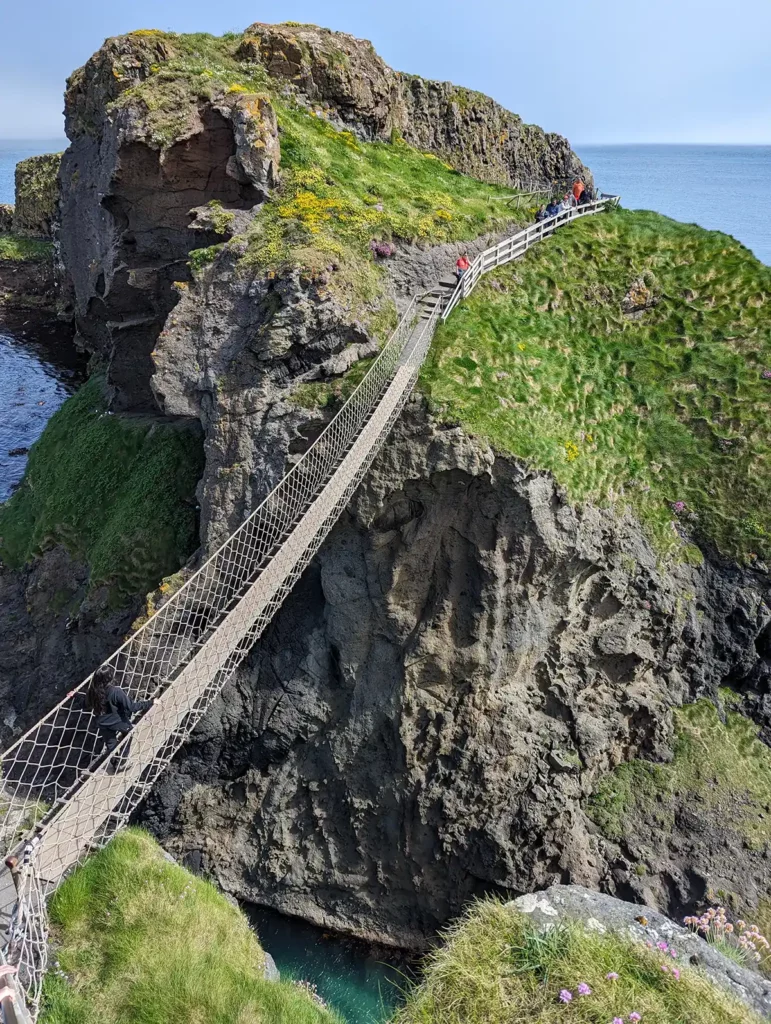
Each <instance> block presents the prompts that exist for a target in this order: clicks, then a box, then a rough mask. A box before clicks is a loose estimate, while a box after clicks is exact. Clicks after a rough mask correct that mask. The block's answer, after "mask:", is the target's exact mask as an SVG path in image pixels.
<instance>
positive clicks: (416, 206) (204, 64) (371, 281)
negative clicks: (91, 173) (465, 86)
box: [116, 30, 528, 336]
mask: <svg viewBox="0 0 771 1024" xmlns="http://www.w3.org/2000/svg"><path fill="white" fill-rule="evenodd" d="M127 38H128V39H129V40H130V41H131V43H132V46H133V48H134V50H135V52H136V54H137V55H138V58H137V59H140V60H141V61H142V62H143V63H144V64H145V65H146V67H147V68H148V69H149V71H150V73H149V77H147V78H146V79H145V80H144V81H142V82H139V83H137V84H136V85H133V86H131V87H130V88H128V89H126V90H125V91H124V92H123V93H122V94H121V95H120V97H119V98H118V99H117V100H116V105H117V106H126V105H128V104H136V105H139V107H140V108H141V109H142V110H143V112H144V121H145V124H146V127H147V132H148V136H149V138H150V140H151V141H152V142H153V143H154V144H156V145H158V146H161V147H163V146H169V145H171V144H172V143H174V142H175V141H176V140H177V139H178V138H179V137H180V136H181V135H182V134H184V131H185V129H186V125H187V118H188V116H189V113H190V109H191V103H192V102H193V101H196V100H198V99H202V98H206V99H213V98H220V99H222V98H223V97H224V100H225V101H227V99H228V97H229V96H230V97H232V96H234V95H237V94H240V93H243V92H246V93H253V94H257V95H268V96H269V97H270V100H271V102H272V104H273V106H274V108H275V110H276V114H277V117H278V122H279V130H280V142H281V184H280V186H279V188H278V189H277V190H276V191H275V193H274V194H273V195H272V196H271V197H270V198H269V200H268V202H267V203H265V204H264V205H263V206H262V208H261V210H260V212H259V214H258V215H257V216H256V218H255V220H254V222H253V224H252V227H251V228H250V230H249V231H248V233H247V236H246V241H247V242H248V249H247V251H246V253H245V254H242V256H241V261H240V265H241V267H242V269H245V270H248V271H250V272H255V271H256V272H260V273H267V274H278V273H281V272H283V271H285V270H286V269H287V268H288V267H299V268H300V269H301V270H302V272H303V273H304V274H306V275H307V276H309V277H310V278H314V279H318V278H319V277H320V276H321V275H322V274H323V275H326V277H327V281H326V285H325V286H326V287H327V288H328V289H329V291H330V293H332V294H333V295H334V296H335V297H337V298H338V299H339V300H340V301H341V302H342V303H343V304H344V305H345V306H347V307H348V308H349V309H350V310H352V311H353V312H354V314H355V315H356V316H358V317H360V319H362V320H363V321H364V322H365V323H366V324H367V325H368V326H369V327H370V329H371V330H372V331H373V333H375V334H376V335H377V336H385V334H387V330H388V327H389V325H390V324H391V323H392V321H393V319H394V316H393V304H392V303H391V302H390V301H389V300H387V298H386V293H385V275H384V273H383V269H382V266H380V265H378V263H377V262H376V261H375V260H374V259H373V256H372V254H371V252H370V249H369V243H370V241H372V240H390V239H402V240H409V241H426V242H427V241H429V240H430V241H431V242H432V243H438V242H443V241H454V240H465V239H472V238H475V237H477V236H478V235H480V234H483V233H484V232H486V231H492V230H495V229H497V228H501V227H503V226H505V225H507V224H511V223H512V222H514V221H516V220H517V219H518V218H521V219H522V221H523V222H524V221H525V220H526V219H527V218H528V211H527V210H521V211H518V210H512V209H511V208H510V207H507V206H506V204H505V203H504V202H503V201H502V200H503V198H504V197H507V196H510V195H511V194H512V189H510V188H503V187H499V186H495V185H488V184H485V183H483V182H480V181H477V180H476V179H474V178H470V177H466V176H464V175H462V174H459V173H458V172H457V171H455V170H453V169H452V168H451V167H449V166H448V165H446V164H445V163H443V162H442V161H441V160H439V159H438V158H437V157H436V156H434V155H432V154H426V153H420V152H418V151H416V150H414V149H412V148H411V147H410V146H408V145H407V144H406V143H405V142H404V141H402V140H401V139H398V138H396V139H395V140H394V142H393V143H392V144H389V143H367V142H362V141H360V140H359V139H357V138H356V137H355V136H354V135H353V134H352V133H351V132H348V131H338V130H337V129H336V128H335V127H334V126H333V125H331V124H330V123H329V122H328V121H327V120H326V119H325V118H324V117H317V116H315V115H313V114H311V113H309V112H308V111H307V110H306V109H305V108H303V107H298V106H294V105H293V104H292V103H291V102H290V101H289V100H288V99H287V98H286V97H285V96H281V95H278V94H277V93H276V92H275V91H274V90H275V86H276V83H275V82H274V81H273V80H272V79H271V78H270V77H269V76H268V74H267V72H266V70H265V68H263V67H262V65H261V64H259V63H257V62H253V61H245V60H241V59H239V56H238V49H239V46H240V45H241V44H242V43H243V37H242V36H239V35H237V34H234V33H228V34H226V35H225V36H223V37H221V38H218V37H215V36H210V35H207V34H205V33H197V34H194V35H176V34H174V33H159V32H155V31H153V30H145V31H140V32H135V33H132V34H131V35H130V36H129V37H127ZM161 47H162V48H163V49H162V50H161ZM162 54H165V56H162ZM154 62H156V63H154ZM134 72H135V69H134V67H133V65H132V66H130V67H127V69H126V75H127V77H134ZM117 73H118V74H119V75H120V74H121V65H120V64H119V63H118V65H117ZM459 92H463V90H459ZM243 241H244V239H237V240H236V244H238V245H239V246H241V244H242V242H243ZM211 257H212V252H211V251H210V250H205V251H199V252H197V253H195V254H192V256H191V261H192V262H193V264H194V266H195V269H198V270H200V269H201V268H202V267H203V266H205V265H206V263H207V262H209V260H210V259H211ZM331 265H334V266H335V269H333V270H331V271H330V270H329V269H328V268H329V267H330V266H331Z"/></svg>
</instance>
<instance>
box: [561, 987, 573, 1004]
mask: <svg viewBox="0 0 771 1024" xmlns="http://www.w3.org/2000/svg"><path fill="white" fill-rule="evenodd" d="M572 1001H573V993H572V992H570V991H568V989H566V988H563V989H562V991H561V992H560V1002H561V1003H570V1002H572Z"/></svg>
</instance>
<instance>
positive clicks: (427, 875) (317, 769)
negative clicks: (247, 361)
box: [148, 399, 768, 946]
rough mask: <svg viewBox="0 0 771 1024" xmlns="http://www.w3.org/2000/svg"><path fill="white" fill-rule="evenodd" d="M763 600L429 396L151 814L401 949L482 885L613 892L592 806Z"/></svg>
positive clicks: (200, 858) (421, 939) (668, 733)
mask: <svg viewBox="0 0 771 1024" xmlns="http://www.w3.org/2000/svg"><path fill="white" fill-rule="evenodd" d="M766 589H767V587H766V585H765V584H764V583H763V582H760V579H759V578H758V579H756V578H755V577H753V576H751V575H749V574H748V575H746V576H744V575H742V574H741V573H740V572H739V571H738V570H735V571H734V570H731V571H728V570H725V571H724V570H720V569H717V568H714V567H707V568H705V569H701V570H696V569H693V568H691V567H688V566H682V567H680V568H678V569H676V570H674V571H672V572H669V573H663V572H661V571H659V569H658V568H657V560H656V557H655V555H654V553H653V552H652V551H651V550H650V549H649V547H648V546H647V544H646V543H645V541H644V539H643V538H642V536H641V533H640V530H639V527H637V525H636V524H635V523H634V522H633V521H632V520H628V519H622V520H618V519H615V518H614V517H613V516H612V515H611V514H610V513H608V512H603V511H599V510H596V509H592V508H586V509H584V510H583V511H580V512H579V511H576V510H575V509H573V508H571V507H570V506H569V505H568V504H566V503H565V502H564V501H563V500H562V498H561V497H560V495H559V494H558V493H557V492H556V490H555V488H554V485H553V483H552V482H551V481H550V479H549V478H548V477H547V476H544V475H539V474H534V473H532V472H529V471H528V470H526V469H525V468H524V467H522V466H521V465H520V464H518V463H517V462H516V461H513V460H510V459H506V458H502V457H500V456H496V455H495V454H494V453H493V452H492V451H491V450H490V449H489V448H487V447H486V446H484V445H481V444H479V443H477V442H475V441H474V440H473V439H470V438H468V437H467V436H465V435H464V434H463V433H462V432H461V431H460V430H457V429H440V428H437V427H436V426H435V425H434V424H433V423H432V422H431V421H430V419H429V418H428V417H427V416H426V413H425V410H424V409H423V407H422V405H421V403H420V401H419V400H418V399H416V400H414V401H413V402H412V403H411V405H410V406H409V410H408V413H407V415H405V416H404V417H403V418H402V420H401V421H400V423H399V424H398V426H397V428H396V431H395V434H394V437H393V439H392V441H391V443H390V444H389V445H388V447H387V449H386V450H385V451H384V452H383V454H382V455H381V456H380V457H379V458H378V460H377V461H376V463H375V466H374V467H373V470H372V472H371V474H370V476H369V478H368V479H367V481H366V483H365V485H364V486H363V487H362V488H361V489H360V491H359V493H358V494H357V496H356V499H355V501H354V502H353V505H352V507H351V508H350V510H349V512H348V514H347V515H346V516H345V517H343V519H342V520H341V521H340V523H339V524H338V525H337V526H336V527H335V529H334V531H333V533H332V535H331V536H330V538H329V540H328V541H327V543H326V544H325V545H324V547H323V548H322V551H321V552H320V554H319V556H318V558H317V560H316V562H315V563H314V565H313V566H312V567H311V569H309V570H308V572H307V573H306V574H305V576H304V577H303V579H302V581H301V583H300V584H299V585H298V587H297V589H296V590H295V592H294V593H293V594H292V595H291V597H290V599H289V600H288V602H287V604H286V605H285V606H284V608H283V609H282V610H281V611H280V613H279V614H278V616H277V617H276V619H275V621H274V623H273V625H272V626H271V628H270V630H269V632H268V633H267V634H266V636H265V637H264V639H263V641H262V642H261V643H260V645H259V647H258V648H256V649H255V650H254V651H253V652H252V654H251V656H250V659H249V661H248V663H247V664H246V665H245V667H244V668H243V669H242V670H241V671H240V672H239V673H238V675H237V677H236V678H235V680H234V681H233V682H232V683H231V684H230V685H229V686H228V688H227V689H226V691H225V693H224V695H223V697H222V699H221V700H220V701H219V702H218V705H217V706H216V708H215V709H214V710H213V712H212V713H211V714H210V715H209V716H208V718H207V719H206V720H205V722H204V723H202V725H201V727H200V728H199V730H198V732H197V734H196V735H195V737H194V739H193V741H192V742H191V744H190V745H189V746H188V748H187V750H186V753H185V755H184V756H183V758H181V759H180V761H179V762H178V764H177V765H175V766H174V767H173V768H172V770H171V771H170V773H169V774H168V775H167V776H166V777H165V778H164V780H163V782H162V783H161V785H160V787H159V790H158V791H157V793H156V794H155V797H154V799H153V801H152V802H151V804H150V807H149V809H148V813H149V819H148V820H149V821H150V822H151V823H152V824H153V826H154V827H155V828H156V829H157V830H158V832H159V833H160V834H161V835H162V837H163V838H164V839H165V840H166V842H168V843H169V844H170V845H171V848H172V849H173V850H174V852H175V853H177V854H179V855H181V856H184V857H186V858H187V859H188V863H191V864H192V865H193V866H198V867H201V868H203V869H204V870H206V871H208V872H211V873H212V874H213V875H214V876H215V877H216V878H217V879H218V880H219V881H220V883H221V884H222V885H223V886H224V887H225V888H226V889H227V890H228V891H230V892H232V893H234V894H235V895H237V896H238V897H239V898H242V899H246V900H252V901H256V902H260V903H265V904H269V905H271V906H273V907H276V908H277V909H279V910H282V911H285V912H288V913H292V914H299V915H302V916H305V917H307V918H309V919H311V920H314V921H316V922H318V923H321V924H324V925H330V926H336V927H339V928H342V929H344V930H352V931H354V932H356V933H358V934H360V935H362V936H365V937H368V938H372V939H375V938H376V939H378V940H380V941H383V940H385V941H390V942H393V943H397V944H402V945H412V946H418V945H421V944H423V943H425V941H426V940H427V939H428V937H429V936H430V935H431V934H432V933H433V932H434V930H435V929H436V928H437V927H439V926H441V925H442V924H444V923H445V922H446V921H447V920H448V919H450V918H451V917H453V916H455V915H456V914H457V913H458V912H459V911H460V910H461V908H462V906H463V904H464V903H465V902H466V901H467V900H468V899H469V898H470V897H471V896H473V895H475V894H478V893H481V892H487V891H491V890H493V891H496V890H498V891H514V892H525V891H529V890H531V889H533V888H534V887H539V886H545V885H549V884H553V883H555V882H561V881H566V880H571V881H575V882H580V883H582V884H586V885H591V886H595V887H597V886H605V885H607V884H609V881H610V875H611V870H612V866H611V865H610V864H609V863H608V862H607V861H606V859H605V857H604V853H603V849H604V848H603V846H602V845H601V843H600V842H599V839H598V837H597V836H596V829H595V828H594V826H593V825H592V824H591V823H590V822H588V821H587V819H586V818H585V816H584V814H583V812H582V810H581V802H582V798H583V797H584V796H586V795H587V794H588V793H589V792H590V791H591V789H592V786H593V782H594V779H595V778H596V776H597V774H598V773H599V772H602V771H605V770H607V769H608V768H609V767H611V766H613V765H615V764H617V763H618V762H619V761H621V760H626V759H628V758H630V757H633V756H640V755H642V756H646V757H651V758H659V759H662V758H663V759H666V758H667V757H668V752H669V746H670V742H671V738H672V730H671V716H670V708H671V707H672V706H673V705H677V704H679V703H681V702H682V701H683V700H685V699H688V698H690V697H692V696H693V695H695V694H697V693H698V694H700V693H710V692H713V691H714V689H715V687H716V686H717V684H718V683H719V682H720V680H721V679H723V678H724V677H725V676H726V675H727V674H729V673H731V672H733V671H737V670H738V671H744V669H745V668H746V666H747V665H749V664H751V663H753V662H754V661H756V660H757V651H756V649H755V645H754V641H755V639H756V638H757V636H758V635H760V634H761V633H762V631H763V629H764V628H765V624H766V622H767V620H768V613H767V607H766V605H765V604H764V603H763V598H764V596H766V597H767V595H765V590H766ZM686 591H692V592H695V593H696V595H697V602H698V607H699V608H700V609H703V614H702V615H701V616H700V617H697V616H696V613H695V610H694V611H693V612H692V613H690V612H689V613H688V614H687V615H685V616H684V615H683V614H682V612H681V610H680V609H681V607H683V602H682V595H683V594H684V593H685V592H686ZM750 609H752V611H749V610H750ZM738 617H741V618H742V621H743V622H744V628H743V629H742V630H740V631H737V630H734V629H732V627H731V625H730V623H731V622H733V621H735V620H736V619H737V618H738ZM737 870H739V869H738V868H737Z"/></svg>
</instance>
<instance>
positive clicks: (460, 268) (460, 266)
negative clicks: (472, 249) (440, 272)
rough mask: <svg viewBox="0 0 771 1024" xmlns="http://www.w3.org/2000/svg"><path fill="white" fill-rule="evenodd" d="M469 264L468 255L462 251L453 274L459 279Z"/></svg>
mask: <svg viewBox="0 0 771 1024" xmlns="http://www.w3.org/2000/svg"><path fill="white" fill-rule="evenodd" d="M470 266H471V264H470V263H469V261H468V256H467V255H466V253H465V252H464V253H463V255H462V256H460V257H459V258H458V262H457V263H456V264H455V276H456V277H457V278H458V280H459V281H460V280H461V279H462V278H463V276H464V275H465V273H466V271H467V270H468V268H469V267H470Z"/></svg>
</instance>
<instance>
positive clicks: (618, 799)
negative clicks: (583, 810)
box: [587, 700, 771, 849]
mask: <svg viewBox="0 0 771 1024" xmlns="http://www.w3.org/2000/svg"><path fill="white" fill-rule="evenodd" d="M675 730H676V741H675V747H674V757H673V759H672V761H671V762H670V763H669V764H663V765H661V764H651V763H650V762H648V761H639V760H638V761H629V762H627V763H626V764H621V765H619V766H618V767H616V768H614V769H613V771H611V772H610V773H609V774H608V775H606V776H604V777H603V778H602V779H601V780H600V781H599V783H598V784H597V785H596V786H595V789H594V793H593V795H592V796H591V798H590V800H589V803H588V808H587V809H588V812H589V814H590V816H591V817H592V819H593V820H594V821H595V822H596V823H597V825H599V827H600V828H601V829H602V831H603V833H604V834H605V835H606V836H607V837H608V838H609V839H613V840H616V841H619V840H622V839H624V837H625V836H629V835H632V834H634V833H635V832H636V831H637V829H638V826H639V823H640V822H641V821H644V822H645V823H646V826H647V827H649V828H651V829H655V830H657V831H660V832H661V833H662V834H667V833H669V832H671V831H672V829H673V824H674V819H675V814H676V812H677V810H678V809H679V808H680V807H683V806H691V807H693V808H694V809H698V813H699V816H700V818H702V819H703V820H705V821H714V822H715V823H716V824H720V825H721V826H724V825H725V823H726V822H729V823H730V827H731V828H732V829H734V830H735V831H736V832H737V833H738V834H739V835H740V836H741V837H742V839H743V840H744V841H745V843H747V844H748V846H749V847H751V848H752V849H762V848H763V847H764V846H765V845H766V844H767V843H770V842H771V750H769V748H768V747H767V746H766V744H765V743H763V742H762V741H761V740H760V739H758V727H757V726H756V725H755V724H754V723H753V722H750V721H749V720H748V719H747V718H745V717H744V716H743V715H740V714H737V713H736V712H733V711H727V712H726V722H725V724H723V723H722V722H721V721H720V718H719V716H718V713H717V709H716V708H715V706H714V705H713V704H712V703H711V702H710V701H708V700H701V701H698V702H697V703H696V704H690V705H687V706H686V707H683V708H680V709H679V710H677V711H676V712H675Z"/></svg>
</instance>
